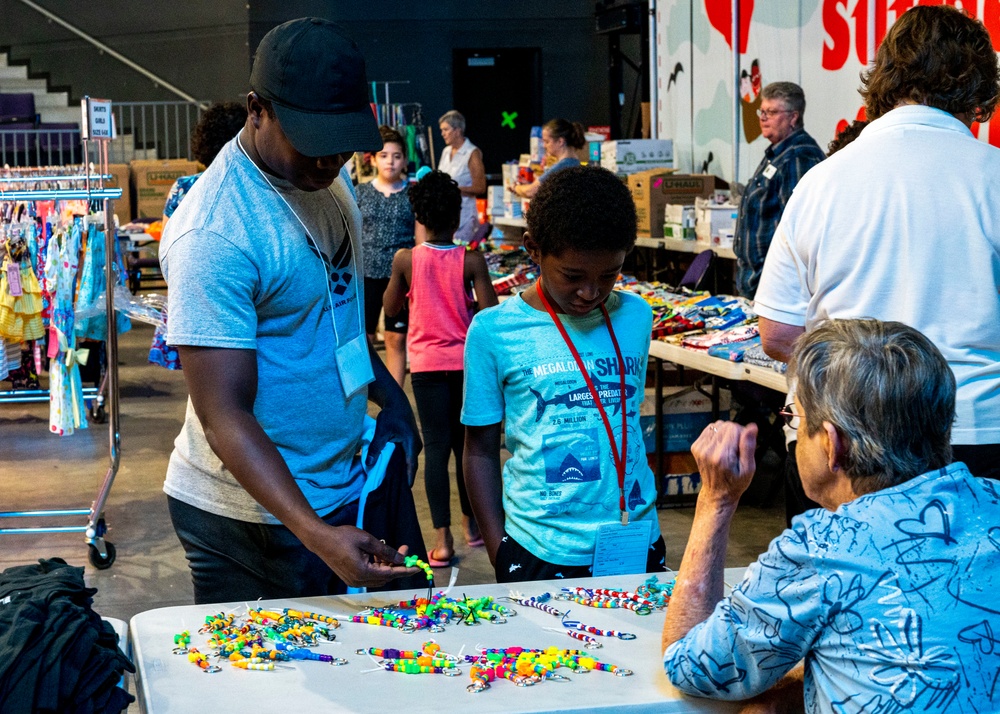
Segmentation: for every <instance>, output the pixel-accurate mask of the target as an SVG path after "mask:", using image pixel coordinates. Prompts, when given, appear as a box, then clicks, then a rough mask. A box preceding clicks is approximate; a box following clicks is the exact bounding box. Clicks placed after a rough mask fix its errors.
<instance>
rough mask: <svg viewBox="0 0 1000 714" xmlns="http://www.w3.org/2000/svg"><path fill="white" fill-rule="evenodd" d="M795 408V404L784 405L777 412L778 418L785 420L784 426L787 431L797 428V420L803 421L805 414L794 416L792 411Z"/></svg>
mask: <svg viewBox="0 0 1000 714" xmlns="http://www.w3.org/2000/svg"><path fill="white" fill-rule="evenodd" d="M794 408H795V404H786V405H785V406H783V407H782V408H781V409H779V410H778V416H780V417H781V418H782V419H784V420H785V426H787V427H788V428H789V429H798V428H799V419H805V418H806V416H805V414H796V413H795V412H793V411H792V409H794Z"/></svg>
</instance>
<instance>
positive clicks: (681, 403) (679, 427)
mask: <svg viewBox="0 0 1000 714" xmlns="http://www.w3.org/2000/svg"><path fill="white" fill-rule="evenodd" d="M730 402H731V399H730V394H729V390H726V389H721V390H719V414H720V418H722V419H726V418H728V416H729V408H730ZM711 423H712V400H711V399H709V398H708V397H706V396H705V395H704V394H702V393H701V392H699V391H697V390H695V389H693V388H691V387H664V388H663V438H662V441H663V450H664V451H689V450H690V449H691V444H693V443H694V441H695V439H697V438H698V436H699V435H700V434H701V432H702V431H703V430H704V429H705V427H706V426H708V425H709V424H711ZM639 424H640V426H641V427H642V440H643V442H644V443H645V445H646V453H647V454H651V453H653V452H655V451H656V392H655V390H653V389H651V388H647V389H646V398H645V399H644V400H643V402H642V407H641V408H640V409H639Z"/></svg>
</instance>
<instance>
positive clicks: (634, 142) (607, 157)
mask: <svg viewBox="0 0 1000 714" xmlns="http://www.w3.org/2000/svg"><path fill="white" fill-rule="evenodd" d="M601 166H603V167H604V168H606V169H607V170H608V171H611V172H612V173H616V174H618V175H619V176H628V175H631V174H635V173H639V172H640V171H649V170H651V169H672V168H673V166H674V142H673V140H671V139H619V140H618V141H605V142H604V143H603V144H601Z"/></svg>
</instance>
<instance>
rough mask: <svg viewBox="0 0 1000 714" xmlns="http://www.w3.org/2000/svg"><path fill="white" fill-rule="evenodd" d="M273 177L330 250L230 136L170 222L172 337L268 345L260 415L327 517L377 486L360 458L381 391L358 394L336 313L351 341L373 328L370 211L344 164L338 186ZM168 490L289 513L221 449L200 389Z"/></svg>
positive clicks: (230, 511) (261, 519) (260, 359)
mask: <svg viewBox="0 0 1000 714" xmlns="http://www.w3.org/2000/svg"><path fill="white" fill-rule="evenodd" d="M267 178H268V180H270V183H271V184H272V185H273V186H274V187H276V188H277V190H280V191H281V195H282V196H284V197H285V199H286V200H287V201H288V203H289V204H291V206H292V207H294V209H295V214H297V215H298V216H299V218H300V219H301V220H302V221H303V222H304V223H305V225H306V226H307V227H308V229H309V234H310V235H311V236H312V237H313V239H314V241H315V243H316V245H317V246H318V248H319V250H320V252H321V253H322V260H320V257H319V256H318V255H317V253H316V250H315V248H314V247H313V245H312V242H311V241H309V240H308V238H307V235H306V232H305V230H303V226H302V224H301V223H300V222H299V220H298V219H297V218H296V216H295V215H294V214H293V213H292V212H291V211H290V210H289V208H288V206H286V205H285V202H284V201H282V200H281V196H279V195H278V193H277V192H276V190H275V188H272V186H271V185H269V184H268V180H265V178H264V177H263V176H262V175H261V173H260V172H259V171H258V169H257V167H256V166H254V165H253V164H252V163H251V161H250V160H249V159H248V158H247V157H246V155H245V154H244V153H243V152H242V150H241V149H240V147H239V145H238V144H237V142H236V140H235V139H234V140H233V141H230V142H229V143H228V144H227V145H226V146H225V148H223V150H222V151H221V152H220V153H219V155H218V157H217V158H216V159H215V161H214V162H213V163H212V165H211V166H210V167H209V169H208V170H207V171H206V172H205V173H204V174H203V175H202V177H201V179H199V181H198V182H197V183H196V184H195V185H194V187H193V188H192V189H191V191H190V192H189V193H188V195H187V196H186V197H185V199H184V202H183V203H182V204H181V205H180V207H179V208H178V209H177V212H176V213H175V214H174V216H173V217H172V218H171V219H170V222H169V224H168V225H167V229H166V230H165V231H164V235H163V241H162V243H161V245H160V263H161V265H162V267H163V274H164V276H165V277H166V279H167V284H168V286H169V293H168V300H169V303H168V314H169V319H168V327H167V342H168V343H169V344H171V345H189V346H203V347H222V348H229V349H249V350H256V356H257V398H256V401H255V402H254V416H256V418H257V420H258V421H259V422H260V424H261V426H262V427H263V429H264V431H265V432H266V433H267V435H268V436H269V437H270V438H271V440H272V441H273V442H274V443H275V445H276V446H277V447H278V451H279V452H280V453H281V455H282V457H283V458H284V459H285V462H286V463H287V464H288V467H289V469H290V470H291V472H292V475H293V476H294V477H295V481H296V483H297V484H298V486H299V488H301V489H302V492H303V494H305V497H306V499H307V500H308V501H309V503H310V504H311V505H312V506H313V508H314V509H315V510H316V512H317V513H319V514H325V513H328V512H330V511H332V510H334V509H335V508H337V507H339V506H341V505H343V504H345V503H350V502H351V501H353V500H355V499H357V497H358V495H359V494H360V492H361V487H362V485H363V480H362V478H361V477H360V475H359V472H358V471H357V470H355V471H354V472H353V475H352V469H351V464H352V461H353V460H354V456H355V454H356V452H357V450H358V448H359V445H360V438H361V431H362V423H363V419H364V415H365V411H366V406H367V390H366V389H362V390H360V391H359V392H357V393H355V394H354V395H353V396H352V397H350V398H346V397H345V396H344V391H343V388H342V387H341V383H340V376H339V373H338V371H337V362H336V354H335V351H336V345H337V340H336V339H335V337H334V327H333V324H332V321H331V319H330V304H331V301H332V303H333V311H334V312H333V319H334V320H335V321H336V325H337V334H338V335H339V342H340V344H341V345H343V344H345V343H346V342H348V341H349V340H351V339H353V338H355V337H357V336H358V335H359V334H361V328H362V326H363V320H361V319H360V317H359V306H360V305H361V304H363V294H362V289H363V288H362V283H363V281H362V280H360V279H358V277H357V276H360V275H363V274H364V273H363V266H362V264H361V253H360V249H359V236H360V234H361V217H360V214H359V213H358V209H357V205H356V203H355V201H354V197H353V192H352V188H351V186H350V183H349V182H346V181H345V180H344V177H343V175H342V176H341V177H340V178H338V179H337V181H336V182H334V184H333V186H332V187H331V191H314V192H306V191H300V190H298V189H296V188H294V187H293V186H291V185H290V184H288V183H287V182H284V181H281V180H280V179H276V178H274V177H272V176H268V177H267ZM331 194H332V195H331ZM345 214H346V216H345ZM345 219H346V221H345ZM345 226H349V232H350V237H351V239H350V240H344V229H345ZM327 280H329V292H328V291H327V287H326V285H325V282H326V281H327ZM163 490H164V491H165V492H166V493H167V494H168V495H170V496H172V497H174V498H176V499H178V500H180V501H184V502H185V503H188V504H190V505H192V506H195V507H196V508H200V509H202V510H205V511H208V512H211V513H215V514H218V515H222V516H227V517H229V518H235V519H238V520H242V521H249V522H254V523H277V520H276V519H275V518H274V516H272V515H271V514H270V513H268V512H267V511H266V510H265V509H264V508H263V507H262V506H261V505H260V504H258V503H257V502H256V501H255V500H254V499H253V498H252V497H251V496H250V495H249V494H248V493H247V492H246V491H245V490H244V489H243V488H242V487H241V486H240V485H239V483H238V482H237V481H236V479H235V478H234V477H233V476H232V474H231V473H229V471H228V470H226V468H225V467H224V466H223V465H222V462H221V461H220V460H219V458H218V457H217V456H216V455H215V453H214V452H213V451H212V450H211V448H210V447H209V445H208V442H207V441H206V439H205V433H204V430H203V429H202V426H201V423H200V422H199V421H198V418H197V416H196V415H195V412H194V409H193V408H192V406H191V402H190V400H189V401H188V407H187V416H186V418H185V422H184V427H183V429H182V430H181V433H180V435H179V436H178V437H177V439H176V441H175V442H174V451H173V453H172V454H171V456H170V463H169V465H168V467H167V478H166V481H165V483H164V485H163Z"/></svg>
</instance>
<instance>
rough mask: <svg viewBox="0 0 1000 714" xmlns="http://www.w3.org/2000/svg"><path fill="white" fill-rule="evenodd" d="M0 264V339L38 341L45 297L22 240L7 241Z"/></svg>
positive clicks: (21, 238)
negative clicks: (4, 253)
mask: <svg viewBox="0 0 1000 714" xmlns="http://www.w3.org/2000/svg"><path fill="white" fill-rule="evenodd" d="M4 245H5V246H6V248H7V255H6V257H4V260H3V263H2V264H0V337H3V338H4V339H5V340H10V341H13V342H27V341H28V340H37V339H39V338H41V337H43V336H44V335H45V328H44V327H43V326H42V295H41V287H40V286H39V284H38V279H37V278H36V277H35V271H34V270H33V269H32V267H31V259H30V255H29V253H28V246H27V243H26V242H25V241H24V239H23V237H20V236H19V237H16V238H8V239H7V240H6V241H5V242H4Z"/></svg>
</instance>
